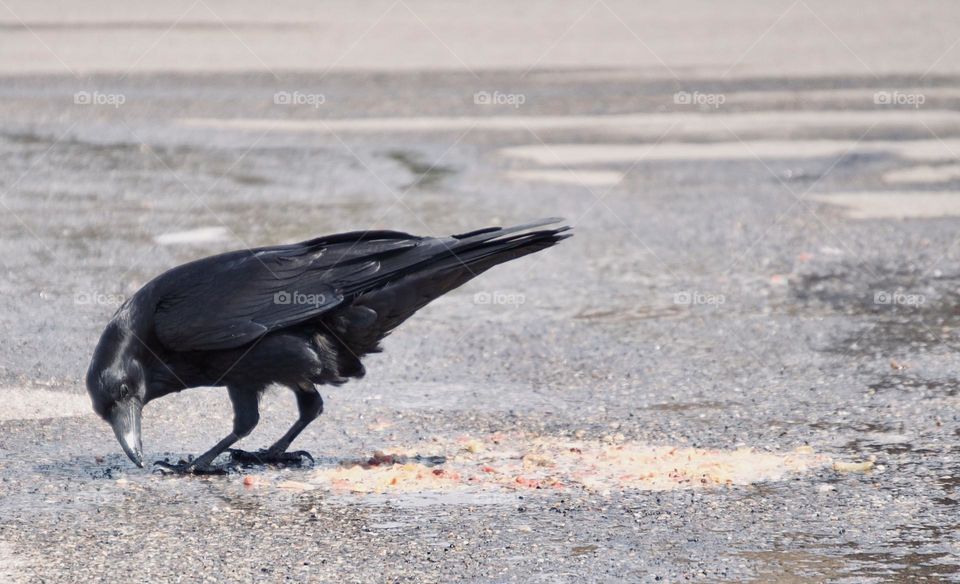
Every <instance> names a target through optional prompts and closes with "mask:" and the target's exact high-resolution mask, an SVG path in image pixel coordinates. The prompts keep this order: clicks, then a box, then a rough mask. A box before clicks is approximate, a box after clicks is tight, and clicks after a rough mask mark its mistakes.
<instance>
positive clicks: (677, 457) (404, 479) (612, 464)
mask: <svg viewBox="0 0 960 584" xmlns="http://www.w3.org/2000/svg"><path fill="white" fill-rule="evenodd" d="M831 462H832V461H831V460H830V459H828V458H827V457H825V456H822V455H817V454H815V453H814V452H813V450H812V449H811V448H809V447H801V448H798V449H797V450H794V451H792V452H786V453H775V452H762V451H758V450H756V449H753V448H738V449H735V450H714V449H704V448H679V447H671V446H655V445H650V444H645V443H641V442H630V441H624V440H619V441H617V442H616V443H605V442H603V441H590V440H585V439H582V438H581V439H569V438H564V437H551V436H533V435H528V434H523V433H517V434H513V435H506V434H502V433H497V434H493V435H490V436H486V437H484V438H478V437H460V438H457V439H452V440H451V439H444V438H433V439H432V440H430V441H429V442H424V443H422V444H420V445H417V446H414V447H411V448H392V449H389V450H384V451H378V452H375V453H374V454H373V455H372V456H370V457H364V458H359V459H356V460H350V461H347V462H345V463H343V464H341V465H339V466H336V467H330V468H321V469H318V470H316V471H314V472H312V473H311V474H310V475H308V478H307V479H306V481H307V483H306V484H307V485H308V486H309V487H310V488H317V487H319V488H325V489H328V490H332V491H335V492H336V491H339V492H351V493H389V492H434V491H452V490H462V489H471V488H483V489H497V490H527V489H581V490H586V491H592V492H600V493H608V492H612V491H616V490H627V489H642V490H654V491H661V490H669V489H678V488H712V487H723V486H727V485H745V484H751V483H756V482H761V481H768V480H780V479H783V478H784V477H786V476H788V475H790V474H793V473H800V472H805V471H808V470H811V469H816V468H822V467H825V466H829V465H830V464H831ZM839 464H841V467H842V468H847V467H843V466H842V464H843V463H839ZM834 468H838V467H837V466H836V465H835V466H834ZM838 470H839V469H838ZM290 483H291V481H287V483H284V484H290ZM301 485H303V483H297V488H296V489H295V490H305V489H303V488H300V487H301ZM278 486H280V485H278ZM285 488H290V489H294V487H292V486H288V487H285Z"/></svg>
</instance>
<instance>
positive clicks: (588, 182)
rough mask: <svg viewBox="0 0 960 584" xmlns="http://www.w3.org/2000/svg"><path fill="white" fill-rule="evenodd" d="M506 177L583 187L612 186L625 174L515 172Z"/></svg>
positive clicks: (594, 171)
mask: <svg viewBox="0 0 960 584" xmlns="http://www.w3.org/2000/svg"><path fill="white" fill-rule="evenodd" d="M506 177H507V178H510V179H514V180H525V181H540V182H551V183H562V184H572V185H583V186H590V187H593V186H610V185H615V184H617V183H619V182H620V181H621V180H623V173H622V172H617V171H615V170H583V169H578V170H566V169H561V170H551V169H544V170H513V171H510V172H508V173H506Z"/></svg>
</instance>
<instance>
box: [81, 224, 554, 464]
mask: <svg viewBox="0 0 960 584" xmlns="http://www.w3.org/2000/svg"><path fill="white" fill-rule="evenodd" d="M559 221H561V220H560V219H544V220H540V221H535V222H532V223H527V224H525V225H519V226H516V227H509V228H499V227H490V228H487V229H481V230H479V231H472V232H470V233H463V234H461V235H453V236H450V237H440V238H435V237H418V236H416V235H409V234H407V233H400V232H397V231H363V232H351V233H342V234H338V235H330V236H327V237H319V238H316V239H311V240H309V241H304V242H301V243H295V244H291V245H278V246H274V247H263V248H258V249H252V250H243V251H234V252H228V253H224V254H220V255H215V256H211V257H208V258H204V259H200V260H197V261H194V262H190V263H187V264H184V265H182V266H179V267H176V268H173V269H172V270H170V271H168V272H165V273H163V274H161V275H160V276H158V277H157V278H155V279H154V280H152V281H150V282H149V283H147V284H146V285H145V286H144V287H143V288H141V289H140V290H139V291H137V293H136V294H134V295H133V296H132V297H130V298H129V299H128V300H127V301H126V302H125V303H124V304H123V305H122V306H121V307H120V308H119V309H118V310H117V313H116V314H115V315H114V316H113V318H112V319H111V320H110V323H109V324H108V325H107V327H106V330H104V332H103V335H102V336H101V337H100V341H99V343H98V344H97V348H96V350H95V351H94V354H93V360H92V361H91V363H90V369H89V371H88V372H87V391H88V392H89V393H90V398H91V400H92V401H93V409H94V410H95V411H96V412H97V414H98V415H99V416H100V417H102V418H103V419H104V420H106V421H107V422H109V423H110V425H111V426H112V427H113V431H114V433H115V434H116V436H117V440H119V441H120V445H121V446H122V447H123V450H124V452H126V454H127V456H128V457H130V460H132V461H133V462H134V463H135V464H137V466H140V467H143V450H142V443H141V437H140V417H141V411H142V409H143V406H144V405H146V404H147V403H149V402H150V401H151V400H154V399H156V398H158V397H162V396H164V395H167V394H169V393H173V392H177V391H182V390H184V389H187V388H191V387H207V386H211V387H217V386H226V388H227V392H228V393H229V395H230V400H231V402H232V403H233V416H234V418H233V431H232V432H230V434H229V435H227V436H226V437H225V438H224V439H223V440H221V441H220V442H218V443H217V444H216V445H215V446H214V447H213V448H211V449H210V450H208V451H207V452H205V453H203V454H202V455H200V456H199V457H197V458H196V459H195V460H190V461H181V462H180V463H179V464H167V463H166V462H158V463H157V464H159V465H161V466H163V467H164V468H166V469H168V470H169V471H173V472H178V473H208V472H223V471H224V470H225V468H226V467H218V466H214V465H213V464H212V463H213V461H214V459H215V458H217V456H219V455H220V454H221V453H223V452H224V451H225V450H228V449H230V447H231V446H232V445H233V444H234V443H235V442H236V441H238V440H240V439H241V438H243V437H244V436H246V435H248V434H249V433H250V432H251V431H252V430H253V429H254V427H255V426H256V425H257V422H258V421H259V418H260V414H259V400H260V396H261V395H262V394H263V392H264V390H265V389H266V388H267V387H269V386H271V385H282V386H285V387H288V388H289V389H291V390H292V391H293V392H294V394H295V395H296V397H297V406H298V409H299V412H300V415H299V418H298V419H297V421H296V422H295V423H294V424H293V426H292V427H291V428H290V430H289V431H287V433H286V434H284V435H283V437H281V438H280V439H279V440H277V442H276V443H275V444H274V445H273V446H271V447H270V448H267V449H265V450H260V451H258V452H256V453H249V452H243V451H240V450H232V449H230V452H231V454H232V455H233V458H234V459H235V460H239V461H256V462H260V463H281V462H286V463H293V462H298V461H300V460H301V456H306V457H309V455H308V454H307V453H305V452H296V453H290V452H287V449H288V448H289V446H290V443H291V442H293V440H294V439H295V438H296V437H297V435H298V434H300V432H302V431H303V429H304V428H306V427H307V425H308V424H310V422H312V421H313V420H314V419H316V418H317V416H319V415H320V413H321V412H323V400H322V399H321V397H320V394H319V393H318V392H317V388H316V385H318V384H333V385H339V384H342V383H344V382H346V381H347V380H348V379H349V378H351V377H353V378H359V377H362V376H363V374H364V367H363V365H362V364H361V362H360V360H361V358H362V357H363V356H364V355H366V354H367V353H373V352H377V351H379V350H380V341H381V340H382V339H383V338H384V337H385V336H387V335H388V334H389V333H390V331H392V330H393V329H394V328H396V327H397V326H398V325H399V324H400V323H402V322H403V321H405V320H406V319H407V318H409V317H410V316H411V315H412V314H413V313H414V312H416V311H417V310H419V309H421V308H423V307H424V306H425V305H426V304H427V303H428V302H430V301H432V300H434V299H436V298H438V297H440V296H441V295H443V294H445V293H447V292H449V291H450V290H453V289H454V288H456V287H458V286H460V285H462V284H464V283H466V282H467V281H469V280H470V279H472V278H474V277H475V276H477V275H479V274H480V273H482V272H484V271H486V270H488V269H490V268H492V267H493V266H495V265H497V264H500V263H503V262H506V261H509V260H512V259H514V258H518V257H522V256H525V255H527V254H530V253H534V252H537V251H540V250H542V249H545V248H547V247H550V246H552V245H554V244H556V243H557V242H559V241H560V240H562V239H565V238H567V237H569V236H570V233H568V231H569V229H570V228H569V227H565V226H564V227H557V228H548V229H537V228H540V227H544V226H546V225H552V224H556V223H558V222H559Z"/></svg>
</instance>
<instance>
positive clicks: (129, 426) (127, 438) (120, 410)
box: [110, 399, 143, 468]
mask: <svg viewBox="0 0 960 584" xmlns="http://www.w3.org/2000/svg"><path fill="white" fill-rule="evenodd" d="M142 410H143V405H142V404H141V403H140V400H138V399H127V400H124V401H121V402H117V404H116V405H115V406H113V413H112V414H111V415H110V425H111V426H113V433H114V434H116V435H117V440H118V441H119V442H120V446H122V447H123V451H124V452H126V453H127V456H128V457H129V458H130V460H132V461H133V464H135V465H137V466H139V467H140V468H143V443H142V441H141V439H140V412H141V411H142Z"/></svg>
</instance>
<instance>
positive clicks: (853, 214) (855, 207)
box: [809, 191, 960, 219]
mask: <svg viewBox="0 0 960 584" xmlns="http://www.w3.org/2000/svg"><path fill="white" fill-rule="evenodd" d="M809 198H810V200H812V201H818V202H821V203H830V204H832V205H840V206H841V207H843V208H844V213H845V214H846V215H847V216H848V217H850V218H851V219H930V218H936V217H960V192H949V193H931V192H924V191H919V192H909V191H901V192H876V191H875V192H863V193H829V194H817V195H810V197H809Z"/></svg>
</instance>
